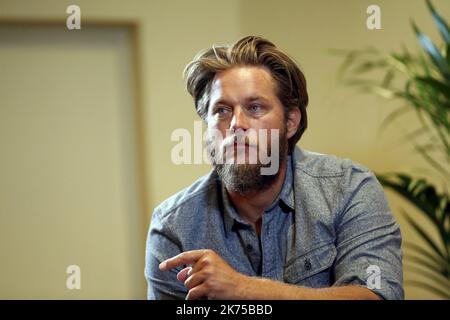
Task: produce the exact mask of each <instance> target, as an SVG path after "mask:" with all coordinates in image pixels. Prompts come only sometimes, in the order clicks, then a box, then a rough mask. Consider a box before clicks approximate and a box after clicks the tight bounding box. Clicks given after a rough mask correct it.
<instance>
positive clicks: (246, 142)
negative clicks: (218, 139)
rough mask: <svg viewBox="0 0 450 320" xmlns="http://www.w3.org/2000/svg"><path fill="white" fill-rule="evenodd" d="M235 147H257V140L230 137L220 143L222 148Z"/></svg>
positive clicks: (250, 137) (239, 136)
mask: <svg viewBox="0 0 450 320" xmlns="http://www.w3.org/2000/svg"><path fill="white" fill-rule="evenodd" d="M235 144H237V145H246V146H249V147H258V140H257V139H256V137H253V136H244V135H231V136H227V137H225V139H223V141H222V148H226V147H232V146H234V145H235Z"/></svg>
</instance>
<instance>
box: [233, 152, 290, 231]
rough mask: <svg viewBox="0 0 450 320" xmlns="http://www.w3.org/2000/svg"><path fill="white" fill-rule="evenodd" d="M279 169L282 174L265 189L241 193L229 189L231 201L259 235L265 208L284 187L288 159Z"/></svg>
mask: <svg viewBox="0 0 450 320" xmlns="http://www.w3.org/2000/svg"><path fill="white" fill-rule="evenodd" d="M279 170H280V174H279V175H278V177H277V179H276V180H275V181H274V183H273V184H272V185H271V186H270V187H269V188H267V189H265V190H262V191H261V190H259V191H253V190H250V191H249V192H246V193H239V192H235V191H229V190H228V189H227V192H228V195H229V197H230V199H231V202H232V203H233V205H234V207H235V208H236V211H237V212H238V214H239V215H240V216H241V217H242V218H244V219H245V220H246V221H248V222H249V223H251V224H252V225H253V226H255V229H256V232H257V234H258V235H259V234H260V230H261V217H262V215H263V213H264V210H265V209H267V208H268V207H270V205H271V204H272V203H273V202H274V201H275V199H276V198H277V197H278V195H279V193H280V192H281V189H282V188H283V183H284V179H285V177H286V160H284V161H283V162H282V163H280V168H279Z"/></svg>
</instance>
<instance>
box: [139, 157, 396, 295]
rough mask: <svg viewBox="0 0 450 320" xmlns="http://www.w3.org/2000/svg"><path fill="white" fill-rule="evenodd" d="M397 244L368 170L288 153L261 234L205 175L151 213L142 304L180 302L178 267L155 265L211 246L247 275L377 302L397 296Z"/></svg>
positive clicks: (379, 190)
mask: <svg viewBox="0 0 450 320" xmlns="http://www.w3.org/2000/svg"><path fill="white" fill-rule="evenodd" d="M400 245H401V235H400V229H399V226H398V224H397V223H396V221H395V219H394V217H393V215H392V213H391V211H390V209H389V206H388V204H387V201H386V197H385V194H384V192H383V188H382V187H381V185H380V184H379V182H378V181H377V179H376V177H375V176H374V174H373V173H372V172H370V171H369V170H368V169H367V168H365V167H363V166H361V165H359V164H356V163H354V162H352V161H350V160H348V159H338V158H336V157H334V156H329V155H322V154H318V153H313V152H308V151H306V150H301V149H299V148H296V149H295V150H294V152H293V155H292V156H290V157H289V158H288V166H287V172H286V178H285V181H284V184H283V187H282V190H281V192H280V194H279V196H278V197H277V199H276V200H275V201H274V203H273V204H272V205H271V207H270V208H268V209H267V210H265V211H264V213H263V216H262V225H261V235H260V237H258V235H257V234H256V232H255V230H254V228H253V227H252V226H251V225H250V224H249V223H247V222H246V221H245V220H243V219H242V218H241V217H240V216H239V214H238V213H237V212H236V210H235V209H234V207H233V205H232V204H231V202H230V199H229V198H228V195H227V192H226V190H225V188H224V186H223V185H222V183H221V182H220V179H219V178H218V177H217V175H216V174H215V173H214V171H211V172H210V173H209V174H208V175H206V176H204V177H202V178H200V179H199V180H197V181H196V182H195V183H193V184H192V185H191V186H190V187H188V188H186V189H184V190H183V191H181V192H179V193H177V194H175V195H174V196H172V197H170V198H169V199H167V200H166V201H164V202H163V203H162V204H160V205H159V206H158V207H157V208H156V209H155V210H154V213H153V216H152V221H151V225H150V229H149V233H148V239H147V250H146V265H145V277H146V279H147V282H148V298H149V299H184V298H185V297H186V294H187V289H186V288H185V287H184V285H183V283H181V282H180V281H178V280H177V278H176V275H177V273H178V272H179V271H180V270H181V269H182V267H179V268H176V269H173V270H171V271H164V272H162V271H160V270H159V268H158V265H159V263H160V262H162V261H164V260H165V259H167V258H170V257H172V256H175V255H177V254H179V253H181V252H183V251H189V250H196V249H212V250H214V251H215V252H217V253H218V254H219V255H220V256H221V257H222V258H223V259H224V260H225V261H227V262H228V263H229V264H230V265H231V266H232V267H233V268H234V269H235V270H236V271H238V272H240V273H242V274H245V275H248V276H259V277H264V278H270V279H273V280H277V281H281V282H285V283H289V284H294V285H299V286H306V287H312V288H320V287H330V286H344V285H361V286H368V287H369V288H370V289H371V290H373V291H374V292H375V293H377V294H378V295H380V296H381V297H383V298H385V299H403V296H404V293H403V273H402V252H401V248H400ZM374 266H375V267H374ZM373 268H375V269H373ZM374 270H375V271H374ZM374 272H375V273H374ZM374 277H378V280H379V281H378V282H377V281H376V279H375V278H374ZM374 280H375V281H374Z"/></svg>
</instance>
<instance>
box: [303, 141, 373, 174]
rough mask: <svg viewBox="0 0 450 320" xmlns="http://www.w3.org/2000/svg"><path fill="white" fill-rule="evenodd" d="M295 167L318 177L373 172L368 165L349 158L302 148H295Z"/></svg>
mask: <svg viewBox="0 0 450 320" xmlns="http://www.w3.org/2000/svg"><path fill="white" fill-rule="evenodd" d="M295 169H296V171H300V172H302V173H304V174H307V175H308V176H310V177H316V178H335V177H345V176H347V175H348V174H350V173H362V174H364V175H366V174H371V171H370V170H369V169H368V168H367V167H365V166H364V165H362V164H360V163H358V162H355V161H353V160H350V159H348V158H339V157H337V156H335V155H331V154H322V153H318V152H312V151H308V150H305V149H300V148H296V149H295Z"/></svg>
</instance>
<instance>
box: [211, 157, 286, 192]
mask: <svg viewBox="0 0 450 320" xmlns="http://www.w3.org/2000/svg"><path fill="white" fill-rule="evenodd" d="M263 167H264V166H263V165H261V164H217V165H215V167H214V169H215V171H216V172H217V174H218V176H219V177H220V179H221V180H222V182H223V183H224V184H225V187H226V188H227V190H229V191H234V192H238V193H247V192H251V191H262V190H266V189H268V188H270V186H272V184H273V183H274V182H275V181H276V179H277V178H278V175H279V172H278V171H277V173H276V174H273V175H262V174H261V169H262V168H263Z"/></svg>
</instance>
